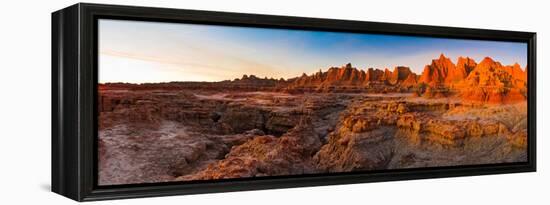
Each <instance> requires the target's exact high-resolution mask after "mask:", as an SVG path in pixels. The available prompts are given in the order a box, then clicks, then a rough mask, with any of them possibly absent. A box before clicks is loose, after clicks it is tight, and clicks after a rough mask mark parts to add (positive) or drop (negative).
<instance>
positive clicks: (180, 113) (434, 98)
mask: <svg viewBox="0 0 550 205" xmlns="http://www.w3.org/2000/svg"><path fill="white" fill-rule="evenodd" d="M426 69H427V70H426ZM426 69H425V72H423V73H422V76H417V75H416V74H414V73H413V72H411V70H410V69H409V68H407V67H396V68H395V69H394V70H393V71H390V70H388V69H386V70H378V69H368V70H366V71H363V70H360V69H356V68H354V67H352V66H351V64H348V65H345V66H342V67H334V68H330V69H328V71H326V72H322V71H320V72H318V73H315V74H313V75H311V76H308V75H303V76H301V77H298V78H294V79H287V80H285V79H279V80H275V79H268V78H258V77H256V76H253V75H245V76H243V77H242V78H240V79H235V80H231V81H222V82H215V83H195V82H184V83H159V84H142V85H136V84H122V83H115V84H101V85H100V87H99V95H98V101H99V102H98V111H99V121H98V125H99V133H98V134H99V137H98V138H99V139H98V140H99V142H98V148H99V149H98V158H99V165H98V166H99V184H100V185H112V184H133V183H154V182H166V181H189V180H214V179H230V178H243V177H262V176H280V175H299V174H314V173H330V172H350V171H365V170H384V169H404V168H418V167H437V166H455V165H472V164H492V163H503V162H524V161H526V160H527V153H526V149H527V103H526V98H525V94H524V93H525V92H526V88H525V87H526V81H527V79H526V78H527V75H526V72H524V71H523V70H522V69H521V68H520V67H519V65H517V64H516V65H512V66H502V65H501V64H500V63H498V62H495V61H493V60H492V59H488V58H486V59H484V60H483V61H482V62H480V63H479V64H477V63H476V62H475V61H473V60H472V59H469V58H459V59H458V62H457V64H456V65H455V64H453V63H452V62H451V60H450V59H448V58H446V57H445V56H443V55H442V56H440V58H439V59H435V60H434V61H433V62H432V63H431V64H430V65H428V66H427V68H426Z"/></svg>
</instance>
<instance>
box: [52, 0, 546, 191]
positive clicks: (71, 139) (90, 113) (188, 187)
mask: <svg viewBox="0 0 550 205" xmlns="http://www.w3.org/2000/svg"><path fill="white" fill-rule="evenodd" d="M99 18H110V19H128V20H146V21H160V22H181V23H190V22H191V23H198V24H216V25H235V26H250V27H270V28H289V29H305V30H325V31H343V32H355V33H383V34H396V35H413V36H414V35H420V36H433V37H445V38H461V39H480V40H495V41H512V42H525V43H527V44H528V148H527V151H528V162H526V163H509V164H493V165H472V166H458V167H436V168H420V169H411V170H384V171H378V172H357V173H355V172H354V173H341V174H319V175H304V176H296V177H266V178H261V179H254V178H252V179H237V180H217V181H205V182H188V183H176V182H174V183H161V184H138V185H127V186H125V185H121V186H118V185H117V186H108V187H99V186H97V183H96V182H97V181H96V180H97V179H96V171H97V170H96V169H97V167H96V166H97V163H96V162H97V157H96V151H97V140H95V139H96V136H97V109H96V103H95V102H96V98H97V84H98V80H97V79H98V76H97V58H98V56H97V51H98V50H97V29H98V28H97V20H98V19H99ZM535 46H536V33H532V32H517V31H501V30H486V29H469V28H453V27H440V26H425V25H410V24H394V23H376V22H363V21H349V20H334V19H319V18H303V17H289V16H273V15H258V14H241V13H228V12H212V11H196V10H183V9H167V8H148V7H134V6H118V5H101V4H87V3H79V4H75V5H73V6H70V7H67V8H65V9H62V10H59V11H56V12H54V13H52V85H51V86H52V118H51V120H52V133H51V134H52V144H51V146H52V153H51V154H52V166H51V168H52V176H51V180H52V191H53V192H55V193H58V194H61V195H63V196H66V197H68V198H71V199H73V200H76V201H92V200H105V199H121V198H134V197H152V196H167V195H182V194H197V193H210V192H229V191H242V190H255V189H273V188H287V187H303V186H320V185H334V184H349V183H364V182H379V181H393V180H412V179H425V178H438V177H457V176H474V175H486V174H503V173H517V172H534V171H536V48H535ZM94 163H95V164H94Z"/></svg>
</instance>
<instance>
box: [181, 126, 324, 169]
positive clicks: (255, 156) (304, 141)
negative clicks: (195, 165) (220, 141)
mask: <svg viewBox="0 0 550 205" xmlns="http://www.w3.org/2000/svg"><path fill="white" fill-rule="evenodd" d="M311 123H312V122H311V119H308V118H303V119H302V120H301V121H300V123H298V125H297V126H296V127H295V128H293V129H292V130H290V131H289V132H288V133H286V134H284V135H283V136H281V137H279V138H276V137H273V136H258V137H255V138H253V139H252V140H250V141H248V142H246V143H244V144H242V145H239V146H235V147H233V148H232V149H231V151H230V152H229V153H228V154H227V155H226V156H225V159H223V160H220V161H218V162H216V163H213V164H210V165H209V166H208V167H207V168H206V169H204V170H202V171H200V172H198V173H196V174H193V175H189V176H184V177H182V179H183V180H209V179H227V178H246V177H260V176H277V175H297V174H307V173H313V172H315V170H314V166H313V164H312V161H311V156H312V155H313V154H314V153H315V152H317V150H318V149H319V147H321V141H320V140H319V137H318V136H317V134H316V133H315V131H314V130H313V126H312V124H311Z"/></svg>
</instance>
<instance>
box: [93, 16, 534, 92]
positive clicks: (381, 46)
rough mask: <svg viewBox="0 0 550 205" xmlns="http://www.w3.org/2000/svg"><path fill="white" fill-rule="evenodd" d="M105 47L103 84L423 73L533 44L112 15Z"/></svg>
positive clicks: (522, 54) (505, 59) (519, 51)
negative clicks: (346, 67)
mask: <svg viewBox="0 0 550 205" xmlns="http://www.w3.org/2000/svg"><path fill="white" fill-rule="evenodd" d="M99 51H100V55H99V80H100V82H133V83H142V82H166V81H221V80H228V79H234V78H238V77H241V76H242V75H243V74H249V75H250V74H254V75H256V76H259V77H264V76H267V77H274V78H281V77H282V78H290V77H296V76H299V75H301V74H302V73H308V74H310V73H313V72H316V71H318V70H319V69H322V70H326V69H327V68H329V67H331V66H341V65H343V64H346V63H348V62H349V63H352V64H353V65H354V66H355V67H357V68H360V69H367V68H369V67H374V68H380V69H383V68H390V69H393V67H395V66H401V65H402V66H409V67H411V69H412V70H413V71H414V72H416V73H418V74H420V73H421V72H422V69H423V68H424V66H425V65H426V64H429V63H430V62H431V60H432V59H434V58H438V57H439V55H440V54H441V53H443V54H445V55H446V56H448V57H450V58H451V60H452V61H453V62H455V63H456V59H457V58H458V57H459V56H468V57H471V58H474V59H475V60H476V61H478V62H479V61H480V60H481V59H483V58H484V57H486V56H489V57H491V58H493V59H494V60H496V61H500V62H501V63H503V64H505V65H507V64H513V63H515V62H517V63H519V64H520V65H521V66H522V67H525V65H526V62H527V44H526V43H513V42H498V41H480V40H458V39H443V38H431V37H412V36H396V35H379V34H376V35H375V34H355V33H341V32H325V31H304V30H288V29H271V28H269V29H268V28H248V27H231V26H213V25H194V24H181V23H159V22H142V21H127V20H104V19H102V20H100V21H99Z"/></svg>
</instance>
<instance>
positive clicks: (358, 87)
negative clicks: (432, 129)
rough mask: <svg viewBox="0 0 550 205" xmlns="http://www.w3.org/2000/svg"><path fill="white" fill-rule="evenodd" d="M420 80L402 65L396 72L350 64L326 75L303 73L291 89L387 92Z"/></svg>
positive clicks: (291, 84)
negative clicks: (365, 68)
mask: <svg viewBox="0 0 550 205" xmlns="http://www.w3.org/2000/svg"><path fill="white" fill-rule="evenodd" d="M416 83H417V77H416V74H414V73H413V72H412V71H411V70H410V69H409V68H408V67H404V66H398V67H395V68H394V70H393V71H390V70H389V69H385V70H383V71H382V70H379V69H373V68H369V69H368V70H367V71H364V70H360V69H357V68H355V67H352V65H351V64H349V63H348V64H346V65H344V66H342V67H332V68H329V69H328V70H327V71H326V72H323V71H321V70H320V71H319V72H317V73H315V74H312V75H307V74H305V73H304V74H303V75H302V76H300V77H298V78H296V79H293V80H292V83H290V84H289V86H288V88H287V90H289V91H291V92H292V91H309V92H311V91H314V92H362V91H367V92H382V91H384V89H386V90H388V89H391V90H394V91H398V90H399V88H401V87H405V88H408V87H412V86H414V85H416Z"/></svg>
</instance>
